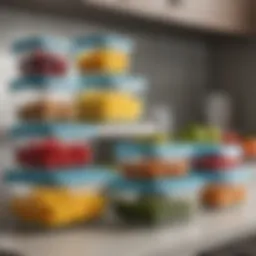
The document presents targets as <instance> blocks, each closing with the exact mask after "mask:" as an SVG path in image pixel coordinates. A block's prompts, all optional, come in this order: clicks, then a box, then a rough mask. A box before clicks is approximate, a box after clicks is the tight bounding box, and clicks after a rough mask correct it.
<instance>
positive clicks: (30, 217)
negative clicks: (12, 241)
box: [10, 186, 107, 228]
mask: <svg viewBox="0 0 256 256" xmlns="http://www.w3.org/2000/svg"><path fill="white" fill-rule="evenodd" d="M101 190H102V189H101V188H100V187H97V186H87V188H86V189H84V188H80V189H75V188H47V187H39V188H36V187H28V186H27V187H15V189H13V190H12V194H13V195H12V199H11V202H10V208H11V211H12V212H13V214H14V216H15V217H16V218H18V220H20V221H21V222H24V223H26V224H33V225H35V226H41V227H51V228H53V227H63V226H68V225H71V224H75V223H80V222H86V221H91V220H95V219H98V218H100V217H101V216H102V215H103V213H104V210H105V206H106V201H107V199H106V198H105V197H104V195H103V194H102V191H101Z"/></svg>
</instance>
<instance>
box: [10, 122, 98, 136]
mask: <svg viewBox="0 0 256 256" xmlns="http://www.w3.org/2000/svg"><path fill="white" fill-rule="evenodd" d="M100 128H101V127H100V126H97V125H89V124H74V123H55V124H54V123H43V122H42V123H40V122H28V123H21V124H19V125H18V126H16V127H14V128H13V129H11V131H10V135H11V136H12V137H15V138H30V137H32V138H33V137H39V138H41V137H42V138H45V137H54V138H57V139H90V138H92V137H94V136H97V135H98V134H99V130H100Z"/></svg>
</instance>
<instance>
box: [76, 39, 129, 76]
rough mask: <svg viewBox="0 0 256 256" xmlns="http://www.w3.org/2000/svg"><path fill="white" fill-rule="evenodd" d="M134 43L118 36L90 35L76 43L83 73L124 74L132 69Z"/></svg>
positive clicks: (79, 67)
mask: <svg viewBox="0 0 256 256" xmlns="http://www.w3.org/2000/svg"><path fill="white" fill-rule="evenodd" d="M132 49H133V43H132V41H131V40H130V39H129V38H126V37H124V36H118V35H95V34H94V35H89V36H84V37H80V38H78V39H76V40H75V41H74V51H75V58H76V60H77V67H78V70H79V71H80V72H81V73H124V72H127V71H128V70H129V67H130V54H131V52H132Z"/></svg>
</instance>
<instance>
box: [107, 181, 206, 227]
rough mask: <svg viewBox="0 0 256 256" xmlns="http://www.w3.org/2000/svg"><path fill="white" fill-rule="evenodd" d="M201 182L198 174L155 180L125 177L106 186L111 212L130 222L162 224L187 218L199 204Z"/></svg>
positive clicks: (191, 215)
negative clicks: (195, 175)
mask: <svg viewBox="0 0 256 256" xmlns="http://www.w3.org/2000/svg"><path fill="white" fill-rule="evenodd" d="M202 185H203V182H202V180H200V179H198V178H197V177H188V178H179V179H178V178H176V179H170V180H164V179H159V180H157V181H154V182H152V181H138V180H137V181H135V180H133V181H131V180H126V179H124V178H120V180H118V181H115V182H114V183H113V184H111V186H110V188H109V197H110V202H111V206H112V208H113V211H114V213H115V214H116V215H117V217H119V219H120V220H121V221H124V222H126V223H129V224H149V225H150V224H163V223H168V222H170V223H173V222H179V221H187V220H189V219H190V218H191V217H193V216H194V214H195V213H196V211H197V209H198V206H199V204H198V203H199V200H198V196H199V192H200V190H201V188H202Z"/></svg>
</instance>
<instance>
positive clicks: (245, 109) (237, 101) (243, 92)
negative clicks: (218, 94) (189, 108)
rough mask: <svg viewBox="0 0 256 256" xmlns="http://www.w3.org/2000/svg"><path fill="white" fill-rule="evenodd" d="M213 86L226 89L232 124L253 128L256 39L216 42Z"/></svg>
mask: <svg viewBox="0 0 256 256" xmlns="http://www.w3.org/2000/svg"><path fill="white" fill-rule="evenodd" d="M212 63H214V65H213V68H214V83H215V84H214V86H215V88H219V89H221V90H224V91H226V92H228V93H229V94H230V95H231V97H232V100H233V102H234V120H233V124H234V127H235V128H237V129H239V130H241V131H242V132H245V133H252V134H253V133H254V134H255V131H256V114H255V111H256V41H255V39H250V40H234V41H230V40H228V41H225V42H223V41H222V42H221V43H217V44H216V45H215V46H214V47H213V49H212Z"/></svg>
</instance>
